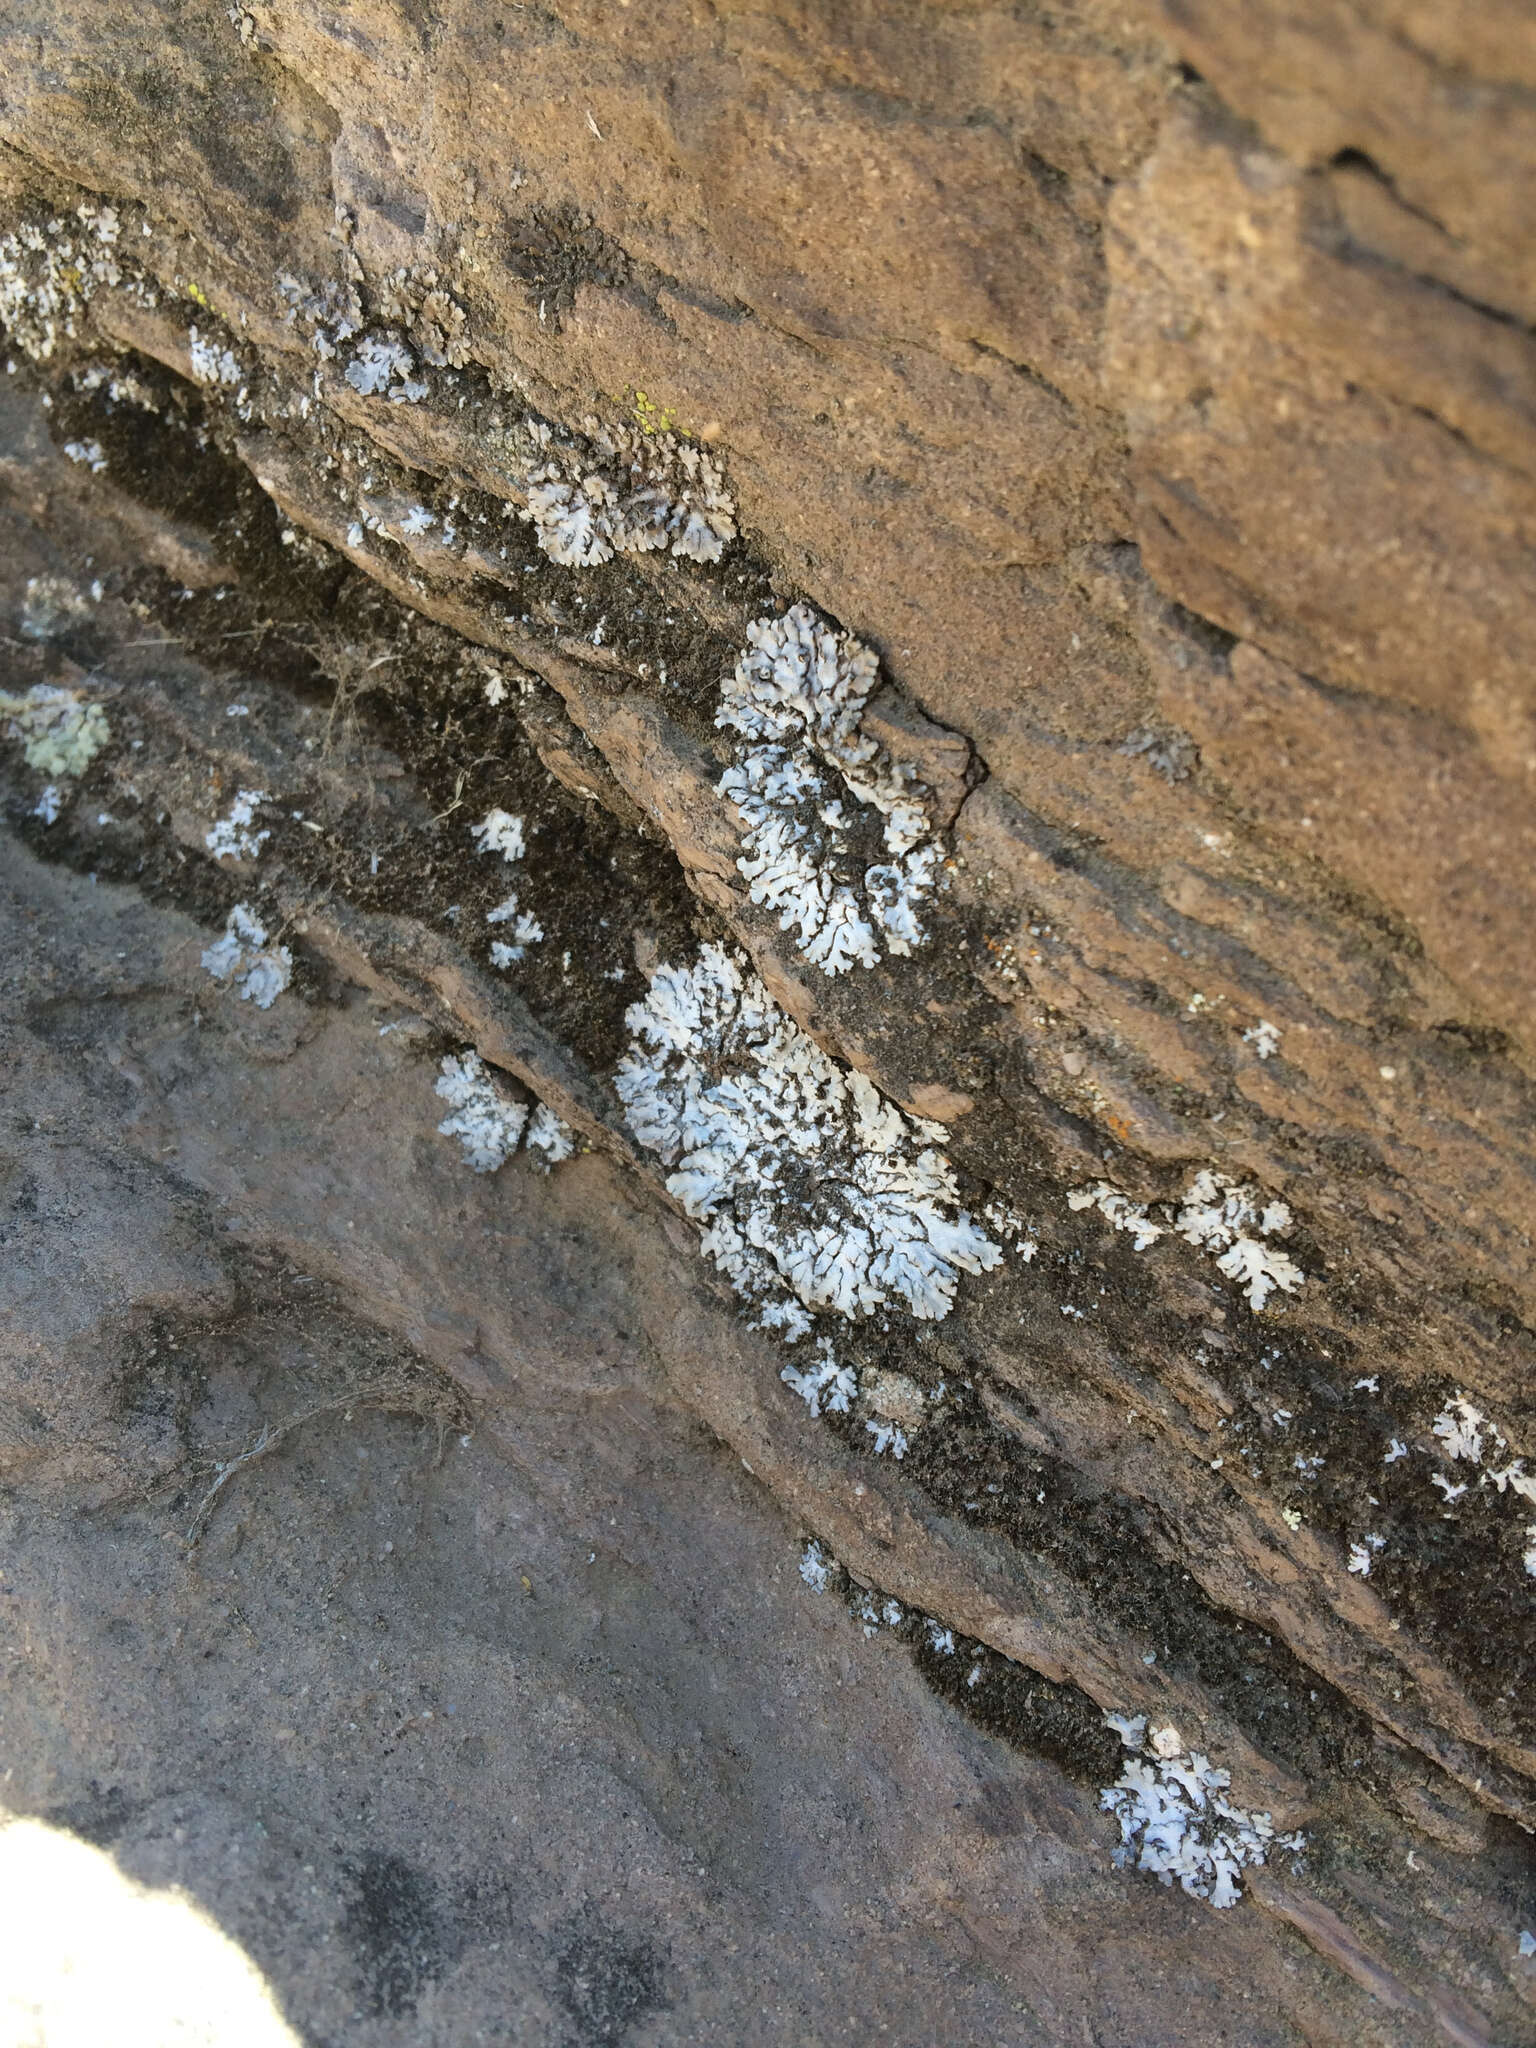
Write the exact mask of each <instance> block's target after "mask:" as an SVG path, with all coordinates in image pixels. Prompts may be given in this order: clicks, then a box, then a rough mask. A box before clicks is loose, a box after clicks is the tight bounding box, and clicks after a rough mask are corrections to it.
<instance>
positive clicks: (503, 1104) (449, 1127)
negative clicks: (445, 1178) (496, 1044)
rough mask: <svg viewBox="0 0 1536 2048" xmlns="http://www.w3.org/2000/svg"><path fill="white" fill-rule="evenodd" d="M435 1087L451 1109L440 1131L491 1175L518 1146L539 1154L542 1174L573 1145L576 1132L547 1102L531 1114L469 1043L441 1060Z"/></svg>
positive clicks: (567, 1154)
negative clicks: (487, 1067) (456, 1052)
mask: <svg viewBox="0 0 1536 2048" xmlns="http://www.w3.org/2000/svg"><path fill="white" fill-rule="evenodd" d="M436 1088H437V1093H438V1094H439V1095H440V1096H441V1097H442V1098H443V1100H444V1101H445V1102H446V1103H448V1105H449V1106H450V1108H451V1109H452V1111H453V1114H452V1115H451V1116H446V1117H444V1118H443V1121H442V1122H441V1123H440V1124H439V1125H438V1127H437V1128H438V1131H439V1133H440V1134H441V1136H443V1137H445V1138H457V1139H458V1141H459V1143H460V1145H461V1146H462V1147H463V1151H464V1157H465V1159H466V1160H467V1161H468V1163H469V1164H470V1165H471V1166H472V1167H473V1168H474V1170H475V1172H476V1173H495V1172H496V1171H497V1169H498V1168H499V1167H502V1166H505V1164H506V1163H507V1161H508V1160H509V1159H510V1158H511V1156H512V1154H513V1153H514V1152H515V1151H516V1150H517V1148H518V1146H519V1144H521V1145H522V1146H523V1147H524V1148H525V1150H531V1151H533V1152H535V1153H537V1154H538V1155H539V1156H538V1157H537V1158H536V1160H535V1162H534V1163H535V1164H536V1165H538V1166H541V1167H543V1169H544V1170H545V1172H548V1171H549V1169H550V1168H551V1167H552V1166H556V1165H558V1164H559V1163H560V1161H561V1160H563V1159H569V1158H570V1156H571V1154H572V1153H573V1152H574V1151H575V1149H576V1134H575V1132H574V1131H573V1130H572V1129H571V1127H570V1125H569V1124H567V1123H565V1122H563V1121H562V1119H561V1118H560V1117H558V1116H556V1114H555V1112H554V1111H553V1110H552V1109H551V1108H550V1107H549V1106H548V1104H547V1103H542V1102H540V1103H537V1104H535V1105H534V1108H533V1110H532V1113H531V1114H530V1111H529V1107H528V1104H527V1103H526V1102H519V1101H518V1100H517V1099H516V1098H515V1097H514V1096H513V1095H511V1094H510V1093H509V1092H508V1090H507V1089H506V1087H505V1086H504V1085H503V1084H502V1083H501V1082H500V1081H498V1080H497V1079H496V1078H495V1077H494V1076H493V1075H492V1074H490V1073H489V1072H487V1070H486V1067H485V1064H484V1062H483V1061H482V1060H481V1058H480V1055H479V1054H478V1053H477V1052H474V1051H473V1050H471V1049H470V1048H469V1047H467V1046H466V1048H465V1049H464V1051H463V1052H462V1053H458V1054H454V1053H449V1054H448V1055H447V1056H446V1057H445V1058H444V1060H443V1062H442V1065H441V1066H440V1068H439V1070H438V1077H437V1084H436Z"/></svg>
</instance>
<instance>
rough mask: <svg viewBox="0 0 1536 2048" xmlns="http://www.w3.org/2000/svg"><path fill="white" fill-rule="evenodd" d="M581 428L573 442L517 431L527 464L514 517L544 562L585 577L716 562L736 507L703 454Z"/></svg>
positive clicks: (588, 425)
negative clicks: (656, 556) (651, 558)
mask: <svg viewBox="0 0 1536 2048" xmlns="http://www.w3.org/2000/svg"><path fill="white" fill-rule="evenodd" d="M581 425H582V436H581V438H577V437H576V436H573V435H569V434H557V433H556V432H555V431H554V430H553V429H552V428H550V427H548V426H546V425H544V424H543V423H542V422H541V421H533V422H530V423H529V424H528V425H527V426H526V428H524V429H523V430H522V432H523V434H524V435H525V436H526V441H527V445H528V448H529V456H530V461H529V467H528V469H527V471H526V474H525V478H524V488H525V490H526V492H527V498H528V505H527V510H526V512H525V513H524V515H523V516H524V518H526V519H528V520H529V521H531V523H532V525H533V529H534V533H535V535H536V536H537V539H538V543H539V546H540V547H541V548H542V549H543V550H544V552H545V554H546V555H548V556H549V558H550V560H551V561H554V562H559V563H561V564H563V565H564V566H565V567H567V568H574V569H590V568H594V567H595V566H596V565H597V564H599V563H601V562H607V561H611V560H612V558H613V557H614V556H615V555H641V554H649V553H652V552H655V551H658V550H660V549H670V551H671V552H672V553H673V554H674V555H682V556H686V557H688V558H689V559H690V560H692V561H696V562H718V561H719V559H720V557H721V555H722V554H723V553H724V552H725V548H726V544H727V543H728V542H729V541H731V540H733V539H734V538H735V535H736V517H735V514H736V507H735V504H734V502H733V501H732V499H731V496H730V493H729V492H728V491H727V490H726V487H725V478H724V476H723V475H722V473H721V470H720V466H719V464H718V463H717V462H716V461H715V459H714V457H713V456H712V455H710V454H709V453H708V451H707V450H706V449H703V448H701V447H699V446H698V445H697V444H696V443H695V442H692V441H687V440H683V439H680V438H679V437H678V436H677V435H676V434H672V433H666V432H662V433H648V432H646V431H645V430H644V429H643V428H640V427H632V426H613V425H606V424H605V423H604V422H603V421H601V420H597V419H593V418H591V417H588V418H586V419H584V420H583V421H582V423H581Z"/></svg>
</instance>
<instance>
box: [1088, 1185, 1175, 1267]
mask: <svg viewBox="0 0 1536 2048" xmlns="http://www.w3.org/2000/svg"><path fill="white" fill-rule="evenodd" d="M1067 1207H1068V1208H1069V1209H1097V1210H1098V1212H1099V1214H1100V1215H1101V1216H1102V1217H1103V1218H1104V1220H1105V1221H1106V1222H1107V1223H1112V1224H1113V1225H1114V1226H1115V1228H1116V1230H1124V1231H1128V1232H1129V1233H1130V1234H1131V1236H1132V1237H1134V1239H1135V1241H1136V1249H1137V1251H1139V1252H1144V1251H1145V1250H1146V1249H1147V1247H1148V1245H1152V1244H1156V1242H1157V1240H1158V1239H1159V1238H1160V1237H1163V1236H1165V1235H1166V1234H1167V1226H1166V1225H1165V1224H1162V1223H1154V1222H1153V1221H1152V1218H1151V1216H1150V1215H1149V1214H1148V1211H1147V1205H1146V1203H1145V1202H1133V1201H1132V1200H1131V1198H1130V1196H1129V1195H1124V1194H1122V1193H1121V1192H1120V1190H1119V1189H1118V1188H1115V1187H1111V1186H1110V1184H1109V1182H1108V1181H1107V1180H1096V1181H1095V1182H1094V1183H1093V1185H1092V1187H1087V1188H1073V1189H1072V1190H1071V1191H1070V1193H1069V1194H1068V1196H1067Z"/></svg>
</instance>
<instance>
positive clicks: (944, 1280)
mask: <svg viewBox="0 0 1536 2048" xmlns="http://www.w3.org/2000/svg"><path fill="white" fill-rule="evenodd" d="M625 1021H626V1023H627V1024H628V1027H629V1030H630V1032H631V1034H632V1041H633V1042H632V1047H631V1050H630V1052H629V1054H628V1056H627V1057H626V1058H625V1059H624V1060H623V1061H622V1062H621V1063H620V1066H619V1069H618V1072H617V1074H616V1076H615V1085H616V1087H617V1089H618V1093H619V1097H620V1099H621V1101H622V1102H623V1104H624V1108H625V1112H626V1116H627V1119H628V1122H629V1126H630V1129H631V1130H632V1131H633V1132H634V1134H635V1136H636V1137H637V1138H638V1139H639V1140H640V1142H641V1143H642V1144H644V1145H647V1146H649V1147H650V1148H651V1149H652V1150H653V1151H655V1152H657V1153H658V1154H659V1155H660V1157H661V1159H662V1161H663V1162H664V1164H665V1165H666V1166H668V1167H669V1168H671V1169H672V1170H671V1172H670V1173H669V1174H668V1177H667V1187H668V1189H669V1191H670V1192H671V1193H672V1194H673V1195H674V1196H675V1197H676V1199H677V1200H678V1201H680V1202H681V1204H682V1205H683V1208H684V1209H685V1210H686V1212H687V1213H688V1215H689V1216H691V1217H693V1218H694V1219H695V1221H697V1222H698V1223H699V1224H700V1225H701V1226H703V1236H702V1246H703V1249H704V1251H705V1252H706V1253H707V1254H708V1255H709V1257H710V1258H711V1259H713V1261H714V1262H715V1264H716V1265H717V1266H718V1267H719V1269H720V1270H721V1271H722V1272H723V1273H724V1274H726V1276H727V1277H728V1278H729V1280H730V1281H731V1284H732V1285H733V1286H734V1287H735V1289H736V1291H737V1292H738V1293H739V1294H740V1295H742V1296H743V1297H744V1298H745V1299H747V1300H749V1301H752V1302H754V1303H756V1304H758V1308H759V1320H760V1321H761V1322H762V1323H763V1324H764V1325H765V1326H767V1327H770V1328H778V1329H779V1330H780V1331H781V1332H782V1333H783V1334H784V1336H785V1337H786V1339H790V1340H792V1339H794V1338H796V1337H800V1336H804V1335H805V1334H807V1333H808V1331H809V1330H810V1327H811V1323H810V1315H809V1313H808V1311H809V1312H817V1311H821V1312H829V1313H832V1314H836V1315H840V1316H845V1317H848V1318H850V1319H854V1318H860V1317H864V1316H869V1315H872V1314H874V1313H875V1312H876V1311H877V1310H879V1309H881V1308H884V1307H886V1306H888V1305H892V1304H894V1305H898V1306H900V1307H903V1308H905V1309H906V1310H908V1311H909V1312H910V1313H911V1314H912V1315H914V1316H917V1317H919V1318H920V1319H923V1320H935V1319H937V1318H939V1317H942V1316H945V1315H947V1314H948V1313H949V1310H950V1307H951V1305H952V1304H953V1301H954V1296H955V1288H956V1286H957V1284H958V1281H959V1277H960V1275H961V1273H980V1272H986V1271H988V1270H990V1268H992V1267H993V1266H995V1265H996V1264H997V1263H998V1261H999V1259H1000V1257H1001V1254H1000V1252H999V1250H998V1247H997V1246H996V1245H995V1244H994V1243H993V1242H992V1241H991V1239H990V1238H988V1237H987V1236H985V1235H984V1233H983V1232H982V1231H981V1230H980V1229H979V1228H978V1226H977V1225H976V1224H975V1223H974V1222H973V1221H972V1219H971V1217H970V1215H969V1214H968V1213H967V1212H966V1211H965V1210H964V1209H961V1208H960V1207H959V1193H958V1189H957V1188H956V1185H955V1179H954V1173H953V1170H952V1169H951V1167H950V1164H949V1161H948V1159H947V1158H946V1157H945V1156H944V1154H943V1153H942V1152H940V1151H938V1150H937V1149H936V1142H935V1141H937V1140H938V1139H940V1138H942V1136H943V1131H942V1128H941V1127H940V1126H939V1125H937V1124H933V1123H928V1122H926V1121H924V1120H922V1119H919V1118H914V1119H908V1118H907V1117H905V1116H903V1115H902V1113H901V1111H900V1110H898V1109H896V1108H895V1107H893V1105H892V1104H890V1103H889V1102H887V1101H886V1100H885V1099H884V1097H883V1096H881V1094H880V1093H879V1091H878V1090H877V1089H876V1088H875V1087H874V1085H873V1083H872V1082H870V1081H869V1080H868V1079H867V1078H866V1077H865V1076H864V1075H863V1074H860V1073H858V1072H857V1071H850V1070H847V1069H845V1068H842V1067H839V1066H837V1065H836V1064H835V1063H834V1062H833V1061H832V1060H830V1059H829V1058H828V1057H827V1055H826V1054H825V1053H824V1052H823V1051H822V1050H821V1048H820V1047H819V1046H818V1045H817V1044H816V1042H815V1040H814V1039H812V1038H810V1037H809V1036H807V1034H806V1033H805V1032H803V1031H801V1030H800V1028H799V1026H798V1025H796V1024H795V1023H794V1022H793V1021H792V1020H791V1019H790V1018H788V1017H787V1016H785V1014H784V1013H783V1011H781V1010H780V1009H779V1007H778V1005H777V1004H776V1003H775V1002H774V1001H773V999H772V998H771V997H770V996H769V994H768V991H767V990H766V989H765V988H764V987H763V985H762V983H761V982H760V981H759V980H758V979H757V977H756V976H755V975H754V974H753V973H752V972H751V970H750V968H748V966H747V963H746V961H745V959H744V958H742V957H741V956H740V955H736V956H735V957H733V956H732V955H731V954H729V953H727V952H726V951H724V950H723V949H722V948H721V947H719V946H715V945H706V946H705V947H704V948H703V949H702V951H701V953H700V956H699V959H698V962H697V964H696V965H695V966H693V967H681V966H678V967H671V966H666V967H661V968H660V969H658V970H657V972H656V975H655V977H654V979H653V981H652V984H651V991H650V994H649V996H647V998H646V999H645V1001H644V1002H640V1003H635V1004H633V1005H632V1006H631V1007H630V1009H629V1010H628V1012H627V1013H626V1019H625Z"/></svg>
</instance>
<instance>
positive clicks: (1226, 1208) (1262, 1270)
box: [1063, 1167, 1305, 1313]
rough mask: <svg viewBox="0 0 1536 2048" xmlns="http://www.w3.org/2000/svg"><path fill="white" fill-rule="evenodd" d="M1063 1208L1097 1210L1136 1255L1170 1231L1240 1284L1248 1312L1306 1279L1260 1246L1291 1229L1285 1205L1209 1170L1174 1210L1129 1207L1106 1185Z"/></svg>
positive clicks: (1274, 1249)
mask: <svg viewBox="0 0 1536 2048" xmlns="http://www.w3.org/2000/svg"><path fill="white" fill-rule="evenodd" d="M1067 1206H1068V1208H1070V1209H1097V1210H1098V1212H1099V1214H1100V1215H1101V1216H1103V1217H1104V1218H1105V1220H1106V1221H1107V1222H1109V1223H1112V1224H1113V1225H1114V1227H1115V1229H1116V1230H1123V1231H1126V1232H1128V1233H1129V1234H1130V1235H1131V1237H1132V1238H1133V1239H1134V1242H1135V1248H1136V1250H1137V1251H1139V1252H1144V1251H1146V1250H1147V1249H1148V1247H1149V1246H1151V1245H1153V1244H1155V1243H1156V1242H1157V1240H1158V1239H1159V1238H1160V1237H1163V1236H1165V1235H1166V1234H1167V1232H1168V1230H1169V1229H1170V1228H1171V1229H1173V1230H1175V1231H1176V1232H1177V1233H1178V1234H1179V1236H1181V1237H1182V1238H1183V1239H1184V1240H1185V1241H1186V1243H1188V1244H1192V1245H1198V1246H1199V1248H1200V1249H1201V1250H1202V1251H1205V1252H1209V1253H1210V1255H1211V1256H1212V1257H1213V1258H1214V1259H1215V1261H1216V1264H1217V1267H1218V1269H1219V1270H1220V1271H1221V1272H1223V1273H1225V1274H1226V1275H1227V1277H1228V1279H1230V1280H1237V1281H1239V1282H1241V1283H1242V1287H1243V1291H1244V1293H1245V1294H1246V1295H1247V1297H1248V1303H1249V1306H1250V1307H1251V1308H1254V1309H1261V1308H1263V1307H1264V1305H1265V1303H1266V1302H1267V1301H1268V1300H1269V1297H1270V1295H1271V1294H1273V1293H1274V1291H1275V1289H1276V1288H1279V1289H1280V1290H1281V1291H1282V1292H1284V1293H1286V1294H1294V1293H1295V1292H1296V1290H1297V1288H1299V1287H1300V1286H1301V1285H1302V1282H1303V1280H1304V1279H1305V1275H1304V1274H1303V1273H1302V1271H1301V1269H1300V1268H1299V1267H1298V1266H1297V1265H1296V1264H1295V1263H1294V1262H1293V1261H1292V1260H1291V1259H1290V1258H1289V1257H1288V1255H1287V1254H1286V1253H1285V1252H1283V1251H1281V1250H1280V1249H1279V1247H1278V1246H1277V1245H1272V1244H1266V1243H1264V1242H1263V1240H1264V1239H1265V1238H1267V1237H1269V1236H1271V1235H1273V1234H1274V1233H1276V1232H1279V1231H1284V1230H1288V1229H1289V1228H1290V1225H1291V1212H1290V1210H1289V1209H1288V1208H1287V1207H1286V1205H1285V1203H1284V1202H1266V1201H1265V1199H1264V1197H1263V1196H1262V1195H1261V1194H1260V1193H1259V1191H1258V1189H1257V1188H1253V1187H1249V1186H1247V1185H1245V1184H1243V1183H1241V1182H1238V1181H1234V1180H1230V1179H1229V1178H1228V1177H1227V1175H1226V1174H1224V1173H1217V1172H1215V1171H1214V1169H1212V1168H1210V1167H1206V1168H1203V1169H1202V1170H1201V1171H1200V1172H1199V1173H1197V1174H1196V1175H1195V1178H1194V1179H1193V1180H1192V1181H1191V1182H1190V1184H1189V1186H1188V1187H1187V1188H1186V1189H1185V1191H1184V1193H1183V1195H1182V1196H1181V1197H1180V1199H1179V1202H1178V1204H1177V1206H1176V1207H1175V1205H1173V1204H1171V1203H1146V1202H1136V1201H1132V1199H1131V1198H1130V1196H1129V1195H1126V1194H1124V1193H1122V1192H1121V1190H1120V1189H1119V1188H1116V1187H1112V1186H1111V1185H1110V1183H1109V1182H1108V1181H1106V1180H1100V1181H1095V1182H1093V1183H1092V1185H1091V1186H1089V1187H1081V1188H1073V1189H1071V1190H1070V1192H1069V1193H1068V1195H1067ZM1154 1209H1161V1210H1162V1212H1163V1214H1164V1216H1166V1217H1167V1218H1168V1219H1169V1221H1168V1222H1165V1223H1159V1222H1157V1221H1155V1220H1154V1218H1153V1214H1152V1211H1153V1210H1154ZM1065 1312H1066V1311H1063V1313H1065Z"/></svg>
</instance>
